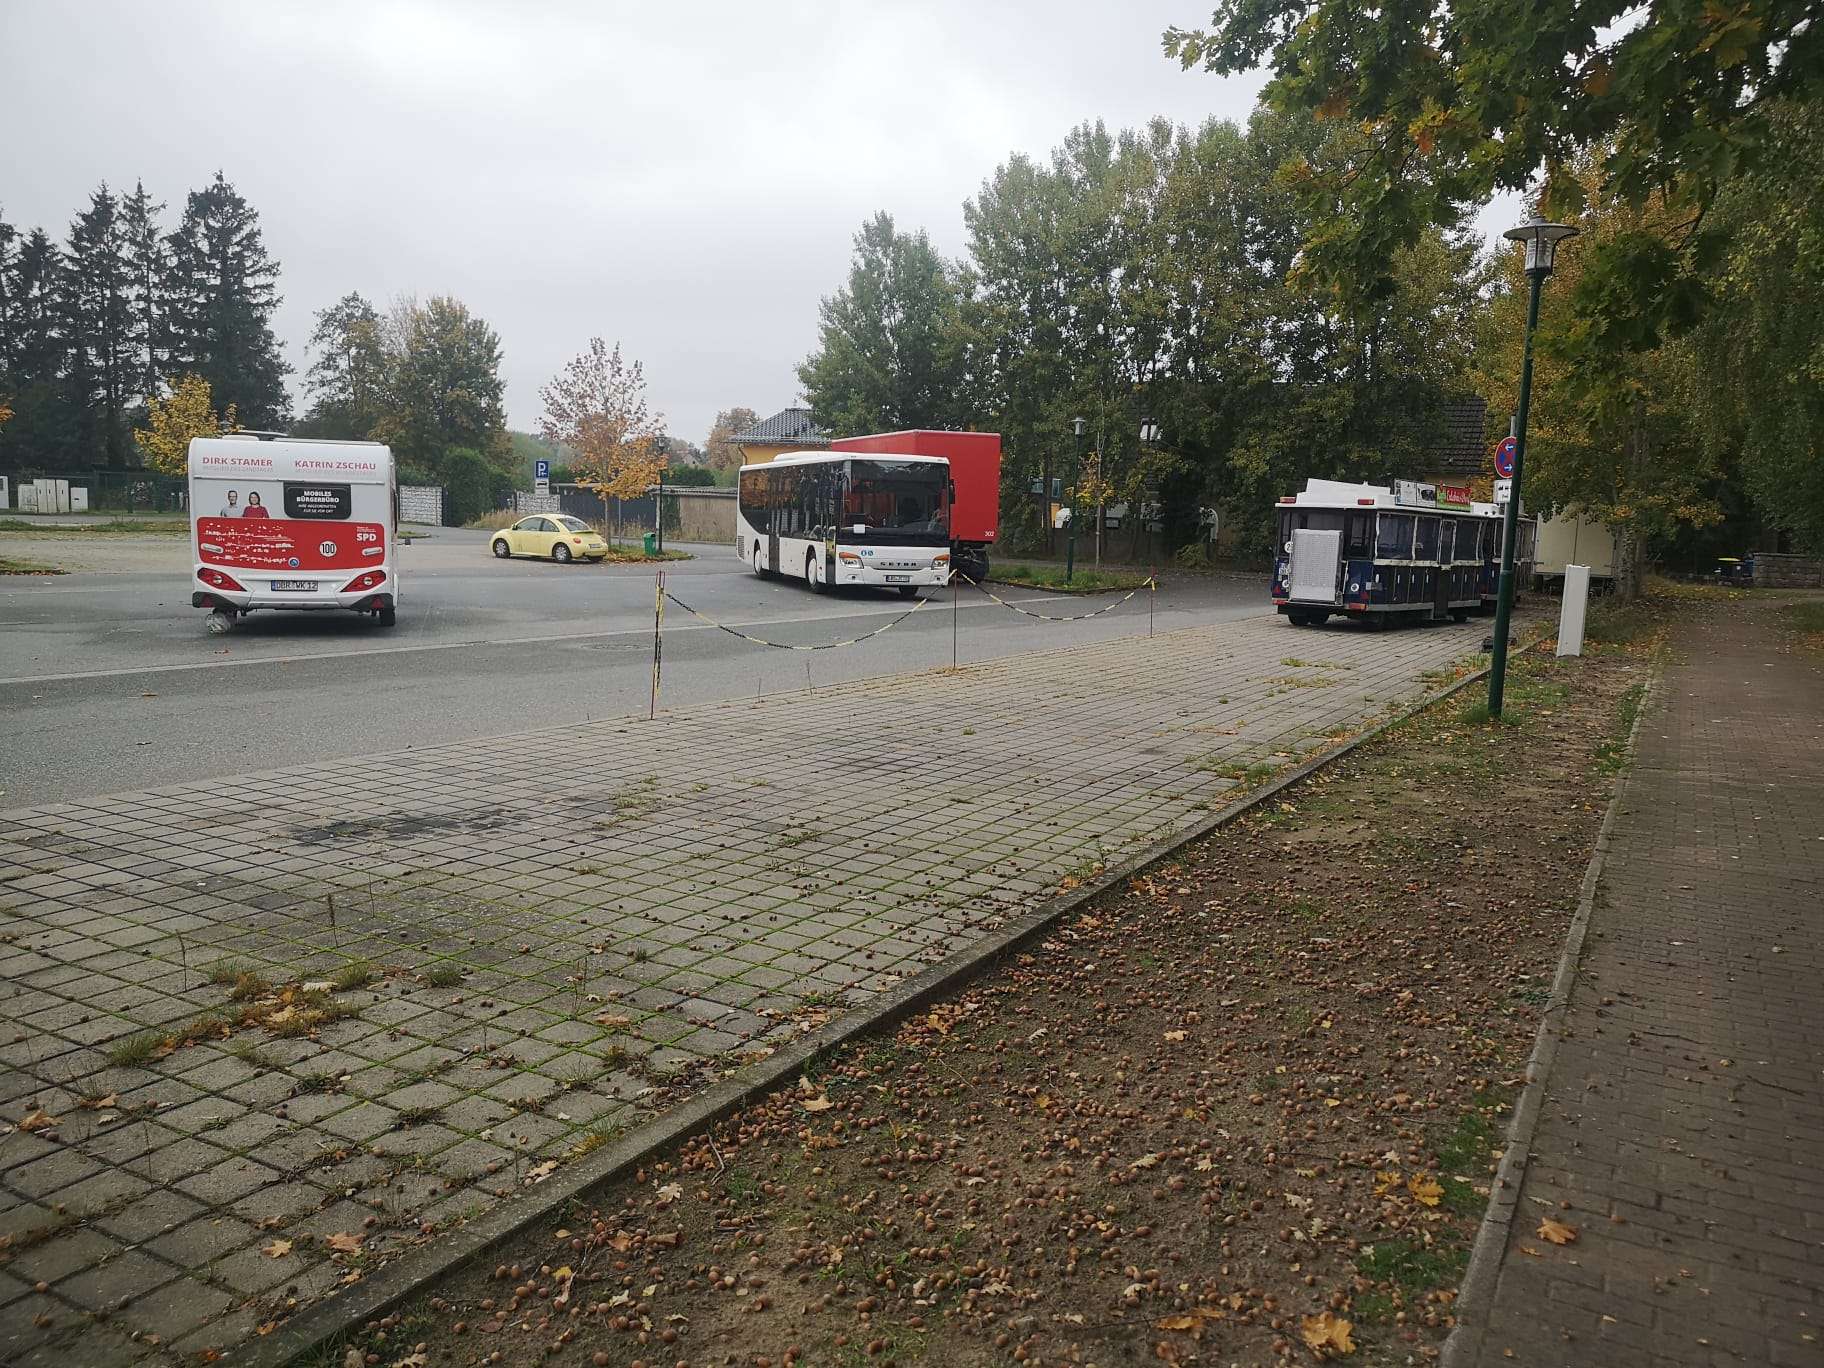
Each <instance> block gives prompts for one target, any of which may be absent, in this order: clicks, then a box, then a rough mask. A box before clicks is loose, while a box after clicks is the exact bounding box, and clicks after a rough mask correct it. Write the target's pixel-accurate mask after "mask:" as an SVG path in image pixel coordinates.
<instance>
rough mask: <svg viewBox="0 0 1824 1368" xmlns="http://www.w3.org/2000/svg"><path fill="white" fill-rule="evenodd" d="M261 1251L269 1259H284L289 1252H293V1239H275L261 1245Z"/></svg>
mask: <svg viewBox="0 0 1824 1368" xmlns="http://www.w3.org/2000/svg"><path fill="white" fill-rule="evenodd" d="M260 1253H262V1254H264V1255H265V1256H266V1257H267V1258H269V1259H282V1258H284V1257H285V1256H286V1255H287V1254H289V1253H291V1241H290V1240H274V1241H273V1242H272V1243H271V1244H269V1245H262V1246H261V1247H260Z"/></svg>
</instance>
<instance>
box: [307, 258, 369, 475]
mask: <svg viewBox="0 0 1824 1368" xmlns="http://www.w3.org/2000/svg"><path fill="white" fill-rule="evenodd" d="M383 334H384V330H383V325H382V321H381V318H380V314H379V311H378V310H376V309H375V308H374V306H373V305H372V304H370V303H369V302H368V301H367V300H366V299H364V298H362V296H361V295H359V294H357V293H355V292H353V291H351V292H350V293H348V294H346V295H344V296H342V298H341V299H339V300H337V301H336V302H335V303H334V304H332V305H330V307H329V308H327V309H319V310H318V311H317V326H316V330H315V331H314V332H312V333H311V335H310V350H311V353H312V354H313V355H314V356H315V358H316V359H315V360H314V361H313V362H312V363H311V367H310V370H309V372H308V373H307V374H306V375H305V377H304V390H305V393H307V394H308V395H309V396H310V398H311V405H310V412H309V413H308V414H307V415H306V417H305V419H304V424H303V425H302V426H304V427H306V428H308V430H309V433H310V435H312V436H316V437H347V438H355V439H363V438H366V437H368V436H370V435H371V434H372V432H373V430H374V425H375V423H377V422H378V421H379V418H380V412H381V406H382V404H383V403H384V401H385V397H386V391H387V381H388V376H387V356H386V346H385V339H384V335H383Z"/></svg>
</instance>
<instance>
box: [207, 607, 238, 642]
mask: <svg viewBox="0 0 1824 1368" xmlns="http://www.w3.org/2000/svg"><path fill="white" fill-rule="evenodd" d="M206 625H207V626H208V628H209V631H210V633H211V635H214V636H220V635H221V634H222V633H223V632H229V631H233V630H234V614H233V613H229V612H224V611H223V610H222V609H220V608H217V609H216V610H215V611H214V612H213V613H211V614H209V616H208V618H207V619H206Z"/></svg>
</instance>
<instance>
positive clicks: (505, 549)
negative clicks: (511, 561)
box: [494, 537, 513, 560]
mask: <svg viewBox="0 0 1824 1368" xmlns="http://www.w3.org/2000/svg"><path fill="white" fill-rule="evenodd" d="M494 554H495V556H497V557H498V558H499V559H501V560H505V559H506V558H507V557H508V556H511V555H512V554H513V548H512V547H510V546H508V545H507V539H506V538H505V537H498V538H496V539H495V541H494Z"/></svg>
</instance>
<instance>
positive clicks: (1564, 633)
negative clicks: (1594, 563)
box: [1558, 565, 1590, 656]
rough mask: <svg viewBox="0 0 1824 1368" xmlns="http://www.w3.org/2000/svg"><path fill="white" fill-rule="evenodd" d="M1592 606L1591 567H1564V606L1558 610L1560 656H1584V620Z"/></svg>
mask: <svg viewBox="0 0 1824 1368" xmlns="http://www.w3.org/2000/svg"><path fill="white" fill-rule="evenodd" d="M1589 605H1590V567H1589V566H1587V565H1567V566H1565V567H1564V604H1563V606H1562V607H1561V608H1560V609H1559V610H1558V654H1559V655H1561V656H1580V655H1582V654H1583V618H1584V613H1585V611H1586V610H1587V609H1588V608H1589Z"/></svg>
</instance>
